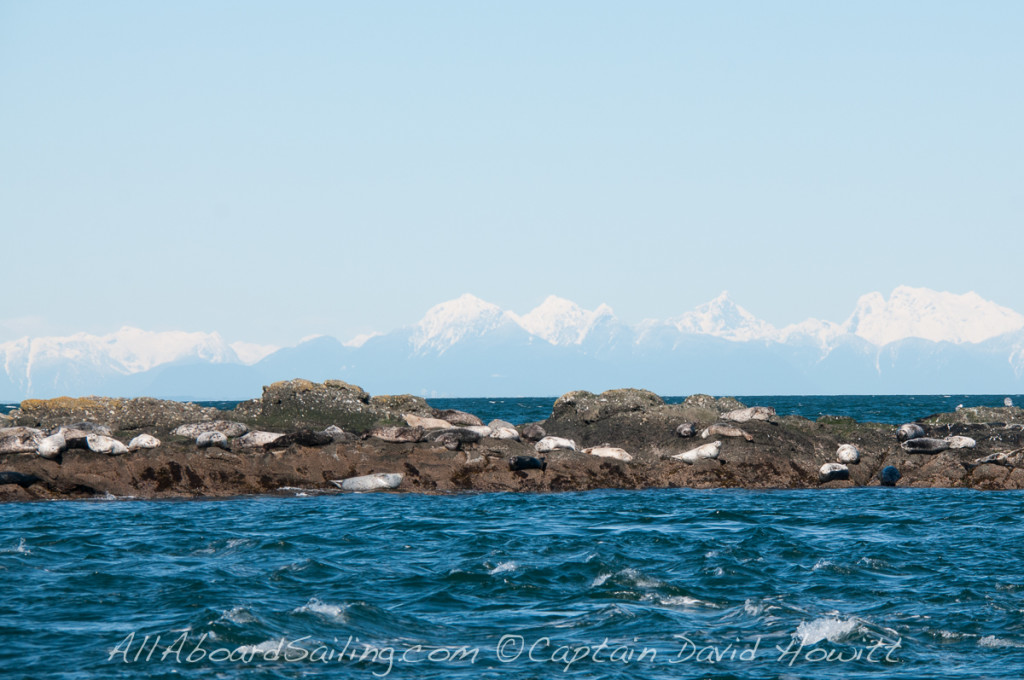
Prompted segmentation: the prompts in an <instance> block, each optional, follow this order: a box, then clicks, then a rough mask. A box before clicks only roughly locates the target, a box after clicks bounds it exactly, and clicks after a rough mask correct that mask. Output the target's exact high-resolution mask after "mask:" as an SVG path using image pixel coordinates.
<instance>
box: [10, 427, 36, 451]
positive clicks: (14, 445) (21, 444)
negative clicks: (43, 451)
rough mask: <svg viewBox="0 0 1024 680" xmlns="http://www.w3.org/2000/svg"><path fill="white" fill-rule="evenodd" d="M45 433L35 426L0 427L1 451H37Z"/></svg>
mask: <svg viewBox="0 0 1024 680" xmlns="http://www.w3.org/2000/svg"><path fill="white" fill-rule="evenodd" d="M44 437H45V434H44V433H43V431H42V430H37V429H36V428H34V427H5V428H2V429H0V453H35V452H36V451H37V450H38V449H39V442H41V441H43V439H44Z"/></svg>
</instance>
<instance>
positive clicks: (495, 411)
mask: <svg viewBox="0 0 1024 680" xmlns="http://www.w3.org/2000/svg"><path fill="white" fill-rule="evenodd" d="M1007 397H1010V398H1011V400H1012V401H1013V403H1014V404H1017V405H1018V406H1020V405H1024V396H1022V395H1019V394H1012V395H1006V394H944V395H943V394H897V395H878V396H876V395H803V396H799V395H798V396H778V395H774V396H772V395H740V396H738V397H737V398H738V399H739V400H740V401H742V402H743V403H745V404H747V405H748V406H754V405H760V406H772V407H774V408H775V410H776V412H777V413H778V414H779V415H783V416H786V415H797V416H803V417H804V418H810V419H811V420H815V419H817V418H818V417H819V416H822V415H832V416H848V417H851V418H854V419H855V420H858V421H860V422H875V423H892V424H899V423H905V422H908V421H912V420H916V419H918V418H923V417H925V416H928V415H931V414H933V413H942V412H946V411H953V410H955V409H956V407H957V406H1002V405H1003V400H1004V399H1005V398H1007ZM685 398H686V397H681V396H675V397H673V396H669V397H664V399H665V401H666V402H667V403H670V404H677V403H680V402H682V401H683V399H685ZM555 399H556V397H489V398H468V399H467V398H431V399H429V400H428V402H429V403H430V404H431V405H432V406H434V407H435V408H441V409H447V408H454V409H459V410H461V411H468V412H470V413H474V414H476V415H478V416H480V418H482V419H483V421H484V422H485V423H486V422H488V421H490V420H492V419H494V418H500V419H502V420H507V421H509V422H511V423H515V424H516V425H520V424H522V423H528V422H533V421H537V420H545V419H547V418H548V416H550V415H551V406H552V405H553V404H554V403H555ZM197 403H199V404H202V405H204V406H214V407H216V408H220V409H225V410H230V409H233V408H234V407H235V406H236V405H237V404H238V403H239V402H237V401H199V402H197ZM17 406H18V405H17V404H13V403H7V404H0V413H9V412H10V411H11V410H13V409H15V408H17Z"/></svg>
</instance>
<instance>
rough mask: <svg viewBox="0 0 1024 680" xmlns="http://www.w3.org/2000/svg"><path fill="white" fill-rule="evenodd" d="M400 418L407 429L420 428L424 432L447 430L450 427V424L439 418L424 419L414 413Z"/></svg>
mask: <svg viewBox="0 0 1024 680" xmlns="http://www.w3.org/2000/svg"><path fill="white" fill-rule="evenodd" d="M402 417H403V418H405V422H406V424H407V425H408V426H409V427H422V428H423V429H424V430H447V429H450V428H451V427H452V424H451V423H449V422H448V421H447V420H441V419H440V418H424V417H423V416H418V415H416V414H415V413H406V414H405V415H404V416H402Z"/></svg>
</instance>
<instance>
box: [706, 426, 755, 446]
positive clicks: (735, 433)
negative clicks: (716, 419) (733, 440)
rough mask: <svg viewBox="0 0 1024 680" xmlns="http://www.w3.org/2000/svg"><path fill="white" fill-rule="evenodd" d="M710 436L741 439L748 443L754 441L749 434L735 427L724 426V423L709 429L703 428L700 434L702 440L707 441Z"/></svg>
mask: <svg viewBox="0 0 1024 680" xmlns="http://www.w3.org/2000/svg"><path fill="white" fill-rule="evenodd" d="M711 435H718V436H720V437H743V438H744V439H746V440H747V441H748V442H752V441H754V437H753V436H751V435H750V434H749V433H747V432H745V431H744V430H741V429H740V428H738V427H736V426H735V425H726V424H725V423H715V424H714V425H711V426H710V427H705V428H704V430H703V431H702V432H701V433H700V436H701V438H702V439H707V438H708V437H710V436H711Z"/></svg>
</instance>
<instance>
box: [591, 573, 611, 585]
mask: <svg viewBox="0 0 1024 680" xmlns="http://www.w3.org/2000/svg"><path fill="white" fill-rule="evenodd" d="M611 577H612V574H611V573H608V574H599V575H598V576H597V578H595V579H594V580H593V581H592V582H591V583H590V587H591V588H600V587H601V586H603V585H604V584H605V582H606V581H607V580H608V579H610V578H611Z"/></svg>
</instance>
